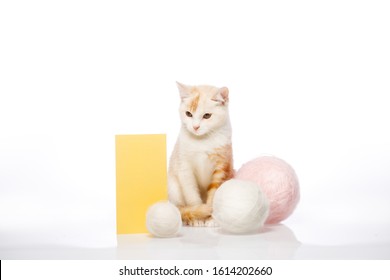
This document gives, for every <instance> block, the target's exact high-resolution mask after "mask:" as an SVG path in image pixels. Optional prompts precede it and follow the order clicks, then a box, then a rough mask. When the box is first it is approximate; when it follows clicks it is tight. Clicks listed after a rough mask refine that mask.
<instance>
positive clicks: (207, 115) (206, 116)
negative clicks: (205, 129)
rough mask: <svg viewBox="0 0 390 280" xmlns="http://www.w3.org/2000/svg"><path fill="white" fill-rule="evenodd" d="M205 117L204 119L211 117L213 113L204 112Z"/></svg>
mask: <svg viewBox="0 0 390 280" xmlns="http://www.w3.org/2000/svg"><path fill="white" fill-rule="evenodd" d="M203 118H204V119H209V118H211V114H210V113H207V114H204V115H203Z"/></svg>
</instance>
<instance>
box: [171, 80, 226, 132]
mask: <svg viewBox="0 0 390 280" xmlns="http://www.w3.org/2000/svg"><path fill="white" fill-rule="evenodd" d="M177 86H178V88H179V92H180V98H181V103H180V108H179V112H180V118H181V121H182V124H183V125H184V126H185V128H186V129H187V130H188V131H189V132H190V133H191V134H193V135H196V136H199V137H201V136H204V135H207V134H209V133H211V132H214V131H216V130H218V129H220V128H221V127H223V126H225V124H226V122H228V121H229V112H228V104H229V90H228V89H227V88H226V87H222V88H217V87H213V86H187V85H183V84H181V83H177Z"/></svg>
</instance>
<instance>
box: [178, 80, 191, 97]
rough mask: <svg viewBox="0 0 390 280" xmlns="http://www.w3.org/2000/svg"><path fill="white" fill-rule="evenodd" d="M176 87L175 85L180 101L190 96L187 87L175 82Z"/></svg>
mask: <svg viewBox="0 0 390 280" xmlns="http://www.w3.org/2000/svg"><path fill="white" fill-rule="evenodd" d="M176 85H177V88H178V89H179V93H180V98H181V100H183V99H185V98H187V97H189V96H190V91H189V88H188V86H186V85H184V84H182V83H179V82H176Z"/></svg>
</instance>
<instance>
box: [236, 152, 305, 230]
mask: <svg viewBox="0 0 390 280" xmlns="http://www.w3.org/2000/svg"><path fill="white" fill-rule="evenodd" d="M235 178H236V179H240V180H247V181H252V182H255V183H257V184H258V185H259V186H260V188H261V190H262V191H263V192H264V194H265V195H266V197H267V198H268V201H269V204H270V210H269V216H268V219H267V220H266V222H265V223H267V224H275V223H279V222H280V221H282V220H284V219H286V218H287V217H288V216H290V215H291V213H292V212H293V211H294V209H295V207H296V206H297V204H298V202H299V198H300V194H299V182H298V177H297V175H296V174H295V171H294V169H293V168H292V167H291V166H290V165H289V164H288V163H287V162H285V161H284V160H282V159H280V158H277V157H273V156H262V157H258V158H256V159H253V160H251V161H249V162H247V163H245V164H244V165H243V166H242V167H241V168H240V169H239V170H238V171H237V173H236V175H235Z"/></svg>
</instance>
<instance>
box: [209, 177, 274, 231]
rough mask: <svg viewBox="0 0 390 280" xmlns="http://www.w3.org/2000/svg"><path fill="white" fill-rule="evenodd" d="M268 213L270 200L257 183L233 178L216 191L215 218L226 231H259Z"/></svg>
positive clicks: (214, 202)
mask: <svg viewBox="0 0 390 280" xmlns="http://www.w3.org/2000/svg"><path fill="white" fill-rule="evenodd" d="M268 213H269V203H268V200H267V198H266V196H265V195H264V194H263V193H262V192H261V190H260V188H259V186H258V185H257V184H256V183H253V182H250V181H243V180H237V179H232V180H228V181H226V182H224V183H223V184H222V185H221V186H220V187H219V188H218V189H217V191H216V192H215V195H214V201H213V218H214V219H215V220H216V221H217V223H218V224H219V225H220V226H221V228H222V229H223V230H225V231H228V232H231V233H250V232H254V231H257V230H259V229H260V228H261V227H262V226H263V225H264V222H265V220H266V219H267V217H268Z"/></svg>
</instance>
